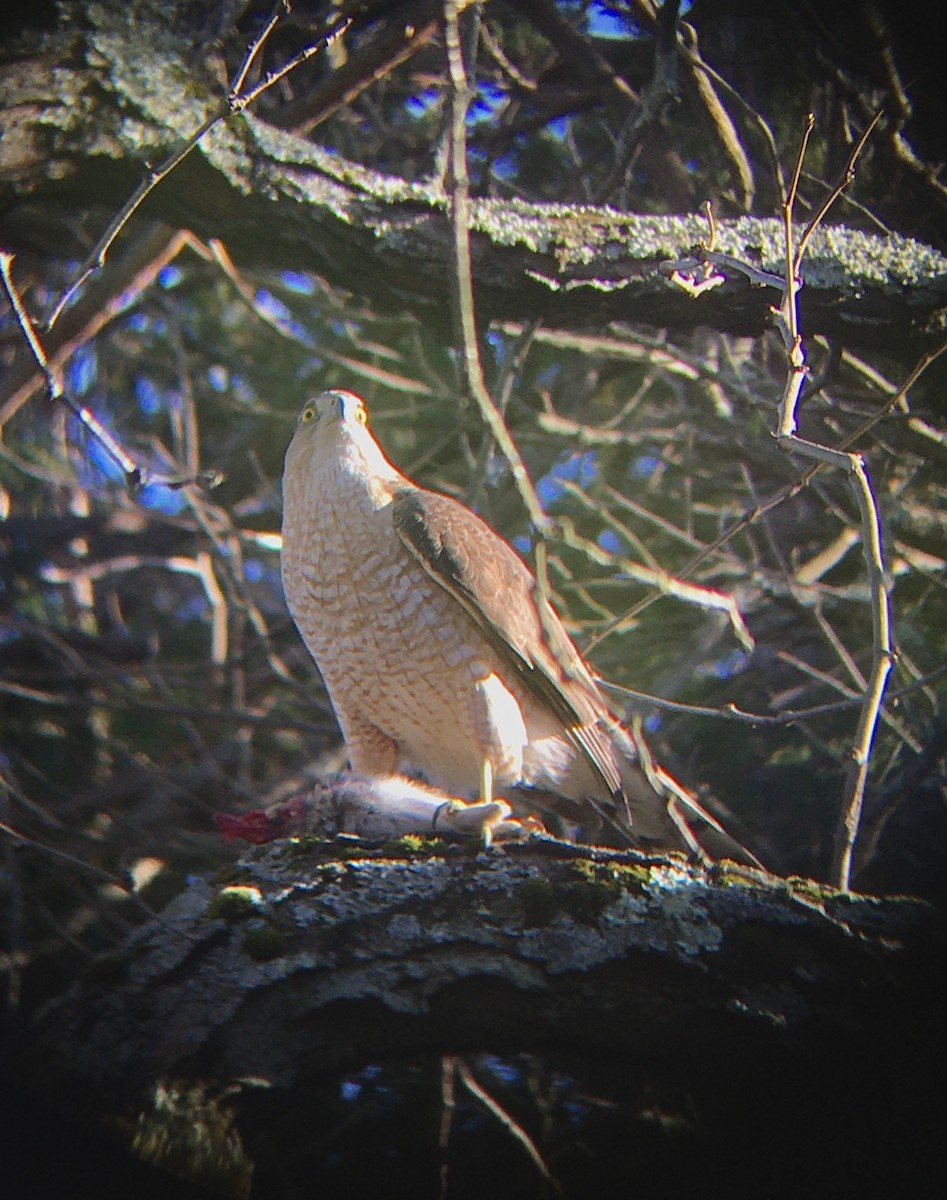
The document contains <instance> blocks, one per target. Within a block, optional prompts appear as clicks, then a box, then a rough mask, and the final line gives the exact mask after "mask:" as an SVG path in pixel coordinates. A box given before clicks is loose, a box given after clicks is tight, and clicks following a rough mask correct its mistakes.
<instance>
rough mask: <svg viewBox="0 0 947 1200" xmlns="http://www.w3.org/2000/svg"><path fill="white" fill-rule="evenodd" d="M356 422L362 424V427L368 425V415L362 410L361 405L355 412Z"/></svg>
mask: <svg viewBox="0 0 947 1200" xmlns="http://www.w3.org/2000/svg"><path fill="white" fill-rule="evenodd" d="M355 420H356V421H358V422H359V424H361V425H367V424H368V413H367V412H366V411H365V409H364V408H362V406H361V404H360V405H359V406H358V408H357V409H356V410H355Z"/></svg>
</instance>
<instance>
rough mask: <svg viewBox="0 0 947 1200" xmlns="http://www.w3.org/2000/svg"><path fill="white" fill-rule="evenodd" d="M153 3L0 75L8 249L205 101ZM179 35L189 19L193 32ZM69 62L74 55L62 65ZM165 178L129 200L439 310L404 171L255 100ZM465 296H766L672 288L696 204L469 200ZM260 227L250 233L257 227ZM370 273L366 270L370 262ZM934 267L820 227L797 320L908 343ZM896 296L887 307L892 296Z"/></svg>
mask: <svg viewBox="0 0 947 1200" xmlns="http://www.w3.org/2000/svg"><path fill="white" fill-rule="evenodd" d="M159 8H160V6H152V5H129V6H122V7H119V6H105V5H103V6H95V7H90V8H89V10H88V27H86V28H83V29H82V30H79V29H73V30H72V31H70V32H69V34H68V35H63V34H60V35H48V36H47V37H46V39H45V40H43V41H42V42H38V44H37V46H36V49H35V53H34V54H33V55H32V56H25V57H21V58H19V59H17V60H15V61H11V62H7V63H6V64H4V65H3V67H2V72H0V82H2V87H0V95H2V96H3V100H2V101H0V132H2V134H3V136H2V137H0V179H2V180H3V182H2V183H0V221H2V224H3V232H4V238H5V242H6V244H7V248H8V249H10V250H14V251H15V250H17V249H18V248H20V247H22V246H26V245H30V244H32V245H39V244H42V245H44V246H45V245H48V244H49V239H50V236H51V230H50V226H49V222H48V217H46V218H44V221H43V224H42V227H40V226H39V225H37V224H34V221H35V213H36V209H35V203H36V201H37V200H40V199H42V200H44V201H46V202H54V201H55V202H56V203H57V204H59V205H60V206H61V207H62V210H63V214H64V215H63V222H64V224H63V230H62V232H63V234H64V236H68V235H67V234H66V230H67V228H72V227H74V217H75V213H76V211H77V210H81V209H88V208H92V209H95V210H96V211H98V212H101V213H103V214H106V215H105V216H104V217H103V218H102V227H101V229H100V230H99V232H102V231H103V230H104V229H105V227H106V225H107V222H108V215H107V214H108V213H114V212H115V211H117V210H119V209H120V208H121V206H122V204H123V203H124V202H125V201H127V200H128V198H129V196H130V195H132V194H133V192H134V191H135V188H136V186H138V185H139V184H140V183H141V180H142V179H143V178H144V177H145V176H146V175H147V173H148V171H149V169H150V168H149V166H148V164H150V163H153V162H156V161H157V162H160V161H163V160H165V159H166V158H167V157H168V156H169V155H170V154H173V153H174V151H175V150H176V149H177V148H179V147H183V146H184V145H186V144H187V142H188V139H190V138H192V137H193V136H194V134H195V133H196V132H197V131H198V130H199V129H200V128H201V127H202V126H203V125H205V123H206V122H207V121H208V118H209V116H210V115H211V114H213V113H214V112H216V111H219V106H220V104H221V102H222V99H223V92H222V89H223V85H222V84H221V83H220V82H219V81H217V80H214V79H212V78H210V77H208V76H206V75H204V74H202V69H201V67H200V66H199V65H198V64H199V61H200V60H199V59H197V58H195V56H194V54H193V46H192V45H191V42H190V40H189V29H188V25H187V22H186V21H183V20H182V21H181V22H178V23H169V21H168V18H167V15H166V13H165V12H164V10H161V12H160V13H159V11H158V10H159ZM190 33H191V36H193V31H190ZM77 62H79V63H81V64H82V65H76V64H77ZM197 151H198V154H199V158H198V159H195V157H194V155H192V156H191V157H190V159H188V161H186V162H183V163H182V164H181V165H180V166H179V167H178V168H177V169H176V170H174V171H172V172H171V173H170V174H169V175H168V176H167V177H166V178H164V179H162V181H161V186H160V187H157V188H155V189H154V191H153V192H152V193H151V195H150V196H149V197H148V201H147V204H146V205H145V206H144V207H143V209H142V210H141V215H142V216H143V217H150V218H154V217H160V218H161V219H163V220H165V221H166V222H168V223H169V224H172V225H176V226H179V227H180V226H186V227H189V228H191V229H192V230H194V232H195V233H197V234H198V235H199V236H201V237H205V238H211V237H223V238H224V240H225V241H226V243H227V246H228V249H229V250H230V251H231V253H232V254H233V256H234V258H235V259H236V260H237V261H238V262H243V263H251V262H252V263H259V262H265V263H266V265H267V266H270V267H278V266H279V265H280V264H281V263H283V264H287V265H292V266H293V267H294V268H299V267H309V268H312V269H315V270H317V271H320V272H322V273H323V274H325V275H326V276H328V277H329V278H331V279H333V280H334V281H335V282H336V283H339V284H344V285H345V286H347V287H349V288H351V289H353V290H356V291H359V292H361V293H363V294H365V295H368V296H370V297H372V298H373V299H375V300H376V301H380V302H388V303H389V304H397V306H398V308H399V309H403V307H404V304H405V299H406V297H410V301H411V303H412V305H413V306H415V307H416V308H417V310H418V312H419V314H422V315H425V316H426V317H427V318H428V319H430V320H433V321H438V322H446V319H447V318H446V313H447V312H448V311H449V306H448V297H449V285H448V278H449V271H448V269H447V266H448V264H449V262H450V261H451V256H452V254H453V247H452V239H451V224H450V220H449V208H450V199H449V196H448V195H447V193H446V192H445V191H444V189H443V188H442V186H441V185H440V183H439V182H437V181H430V180H428V181H421V182H409V181H406V180H404V179H401V178H397V177H395V176H391V175H383V174H380V173H378V172H376V171H372V170H369V169H366V168H363V167H360V166H358V165H357V164H354V163H352V162H349V161H347V160H345V159H343V158H341V157H340V156H338V155H336V154H333V153H331V152H330V151H328V150H326V149H323V148H321V147H320V146H318V145H316V144H314V143H313V142H311V141H309V140H307V139H306V138H303V137H301V136H299V135H297V134H294V133H290V132H287V131H285V130H282V129H279V128H277V127H276V126H275V125H272V124H269V123H267V122H266V121H264V120H262V119H261V118H260V117H259V116H256V115H254V113H253V112H252V110H248V111H246V112H242V113H238V114H235V115H233V116H231V117H229V118H227V120H226V121H224V122H222V123H218V124H216V125H215V126H214V127H213V128H212V129H210V130H209V131H208V132H207V133H206V134H205V135H204V136H203V137H202V138H201V140H200V142H199V144H198V147H197ZM470 228H471V237H472V247H471V249H472V265H473V271H474V284H475V288H476V294H477V299H478V305H479V308H480V310H481V312H482V313H484V314H487V315H488V316H489V317H490V318H498V319H515V318H524V317H534V316H540V317H542V319H543V320H544V321H545V323H547V324H559V325H563V326H573V327H577V328H578V327H586V328H587V327H590V326H596V327H601V326H602V325H603V324H605V323H607V322H608V321H609V320H614V319H624V320H632V321H647V322H650V323H652V324H655V325H679V326H680V325H685V326H686V325H693V324H695V323H696V322H697V321H698V320H699V322H700V323H701V324H708V325H713V326H716V327H717V328H720V329H723V330H728V331H733V332H752V331H756V330H759V329H761V328H763V327H764V326H765V325H766V323H767V321H768V320H769V306H770V305H771V304H772V303H773V302H774V301H777V300H778V295H777V290H776V289H773V288H768V287H763V286H759V285H758V284H756V283H754V282H753V281H752V280H751V279H748V278H747V277H746V276H745V275H744V274H743V273H741V272H734V273H732V274H727V277H726V281H725V283H724V284H723V286H720V287H718V288H715V290H714V292H713V293H712V294H710V295H706V296H704V297H702V303H701V305H700V308H699V309H696V308H694V306H693V302H692V299H691V297H689V296H688V295H687V294H686V293H685V292H683V291H682V290H681V289H680V288H678V287H674V286H673V285H672V284H670V283H669V282H668V274H669V271H668V269H667V264H669V263H675V262H678V261H680V260H681V259H685V258H686V257H687V256H688V255H689V254H691V252H692V250H693V247H694V245H695V243H697V242H700V241H701V240H702V239H703V237H704V233H705V222H704V219H703V217H702V216H700V215H698V214H694V215H692V216H691V215H686V214H683V215H668V216H642V215H638V214H633V213H623V212H618V211H616V210H613V209H609V208H603V207H596V206H587V205H564V204H530V203H525V202H522V201H515V200H499V199H489V198H481V199H471V202H470ZM263 230H265V236H261V233H262V231H263ZM716 248H717V250H718V252H719V253H720V254H722V255H725V256H730V257H731V258H732V259H733V260H738V261H741V262H744V263H750V264H755V265H757V266H758V267H759V269H760V270H761V271H763V272H765V273H775V274H779V273H780V271H781V266H782V261H783V253H784V248H783V239H782V227H781V224H780V222H779V221H778V220H777V219H775V218H774V219H772V220H760V219H756V218H750V217H746V218H742V219H740V220H736V221H721V222H718V225H717V247H716ZM381 263H383V264H384V268H385V269H384V270H383V271H382V270H379V269H378V268H379V264H381ZM945 298H947V261H945V260H944V259H943V258H942V256H940V255H939V254H938V253H936V252H935V251H933V250H932V249H930V248H929V247H926V246H924V245H922V244H919V243H917V242H914V241H912V240H910V239H908V238H904V237H900V236H896V235H892V236H891V237H879V236H877V235H869V234H864V233H859V232H856V231H853V230H849V229H846V228H844V227H827V228H820V229H819V230H818V231H817V232H816V234H815V235H814V236H813V238H812V240H811V242H810V244H809V246H808V250H807V258H806V266H805V287H804V290H803V296H802V299H801V306H802V310H803V319H804V321H805V324H806V329H807V331H808V332H809V333H810V334H815V333H841V332H845V333H846V334H847V335H848V336H849V337H851V338H854V339H856V340H857V339H858V338H859V337H861V338H862V339H863V340H869V339H870V340H871V341H872V342H873V343H875V344H877V343H878V342H879V341H888V342H890V343H891V344H892V345H894V344H898V345H899V346H900V347H902V348H904V347H905V346H908V347H910V345H911V344H916V345H917V346H918V347H919V348H921V349H923V348H924V347H925V346H926V345H927V344H928V343H929V342H930V341H931V340H932V339H933V337H935V336H936V334H937V331H938V330H939V329H940V327H941V325H942V323H943V316H942V309H943V306H944V303H945ZM892 300H896V303H892Z"/></svg>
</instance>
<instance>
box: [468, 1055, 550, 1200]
mask: <svg viewBox="0 0 947 1200" xmlns="http://www.w3.org/2000/svg"><path fill="white" fill-rule="evenodd" d="M455 1062H456V1067H457V1074H458V1075H459V1076H460V1080H461V1083H463V1085H464V1087H465V1088H466V1089H467V1090H468V1091H469V1092H470V1093H471V1095H473V1096H476V1098H477V1099H478V1100H479V1101H480V1103H481V1104H482V1105H483V1106H484V1108H485V1109H486V1110H487V1112H489V1113H490V1114H491V1116H494V1117H496V1119H497V1120H498V1121H499V1122H500V1124H501V1125H502V1126H503V1128H504V1129H505V1130H506V1131H507V1133H509V1134H510V1135H511V1136H512V1137H514V1138H516V1140H517V1141H518V1142H519V1143H520V1145H521V1146H522V1147H523V1149H524V1150H525V1151H526V1153H527V1154H528V1155H529V1157H530V1158H531V1159H532V1160H533V1163H534V1165H535V1166H536V1169H537V1170H538V1171H539V1173H540V1174H541V1175H542V1177H543V1179H545V1180H546V1182H547V1183H548V1184H549V1186H550V1187H551V1188H553V1190H554V1191H555V1192H556V1194H557V1195H558V1194H559V1192H560V1187H559V1184H558V1183H557V1181H556V1180H555V1179H554V1178H553V1176H552V1174H551V1173H550V1170H549V1168H548V1167H547V1166H546V1164H545V1162H544V1161H543V1157H542V1155H541V1154H540V1153H539V1149H538V1148H537V1146H536V1143H535V1142H534V1141H533V1139H532V1138H531V1137H530V1136H529V1134H528V1133H527V1132H526V1130H525V1129H524V1128H523V1126H522V1125H520V1124H519V1123H518V1122H517V1121H516V1120H514V1118H513V1117H512V1116H511V1115H510V1113H508V1112H507V1111H506V1109H505V1108H503V1107H502V1106H501V1105H500V1104H499V1103H498V1102H497V1101H496V1100H494V1098H493V1097H492V1096H491V1095H490V1093H489V1092H487V1091H486V1090H485V1089H484V1088H483V1087H481V1085H480V1084H479V1083H478V1082H477V1080H476V1079H475V1078H474V1075H473V1072H472V1071H471V1070H470V1068H469V1067H468V1066H467V1064H466V1063H465V1062H464V1060H463V1059H462V1058H458V1059H456V1060H455Z"/></svg>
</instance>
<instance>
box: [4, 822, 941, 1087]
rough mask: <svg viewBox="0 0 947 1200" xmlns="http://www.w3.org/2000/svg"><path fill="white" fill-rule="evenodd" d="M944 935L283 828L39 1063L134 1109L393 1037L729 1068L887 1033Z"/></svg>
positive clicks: (42, 1076) (58, 1027) (409, 1045)
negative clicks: (881, 1019)
mask: <svg viewBox="0 0 947 1200" xmlns="http://www.w3.org/2000/svg"><path fill="white" fill-rule="evenodd" d="M412 847H417V849H412ZM935 931H936V925H935V922H934V921H933V919H932V915H931V913H930V911H929V910H928V909H927V907H926V906H925V905H923V904H922V903H920V902H917V901H907V900H897V899H895V900H886V901H879V900H875V899H872V898H867V897H860V896H855V895H851V894H849V895H845V896H843V895H841V894H838V893H835V892H833V891H831V890H828V889H824V888H821V887H819V886H818V885H815V884H812V883H810V882H808V881H803V880H796V881H792V880H790V881H785V880H776V879H775V878H772V877H767V876H764V875H762V874H759V873H754V872H746V871H743V870H739V869H737V868H735V867H733V868H726V867H720V868H715V870H714V873H713V874H708V873H706V872H704V871H703V870H698V869H697V868H694V867H689V866H687V865H686V864H685V863H684V862H683V861H682V860H674V859H670V860H669V859H659V858H648V857H645V856H642V855H639V854H636V853H634V852H625V853H620V852H613V851H604V850H591V849H590V848H588V847H576V846H570V845H567V844H563V843H557V842H554V841H552V840H551V839H544V838H533V839H530V840H528V841H527V842H525V843H523V844H520V845H516V844H514V845H512V846H508V847H506V848H504V849H497V848H494V849H492V850H489V851H481V852H480V853H478V854H476V856H475V857H472V854H471V851H470V850H469V849H466V848H464V847H462V846H456V845H454V846H451V845H447V844H445V843H441V842H434V843H422V842H421V839H418V838H415V839H403V840H402V842H401V843H399V845H398V846H395V847H394V848H393V849H391V850H390V851H389V852H383V851H380V850H374V851H373V850H371V849H366V848H365V845H364V843H359V842H357V840H354V839H348V840H346V839H344V838H343V839H341V840H340V841H336V842H321V841H318V840H317V839H305V838H304V839H303V840H302V841H301V842H285V841H284V842H276V843H272V844H271V845H269V846H265V847H260V848H258V849H256V850H252V851H250V852H249V853H247V854H246V855H245V856H244V857H243V858H242V859H241V860H240V862H239V863H237V864H235V865H234V867H233V868H232V869H231V870H230V871H229V872H227V874H226V876H225V878H224V882H223V883H215V884H207V883H204V882H197V883H194V884H192V885H191V887H190V888H189V889H188V890H187V891H186V892H185V893H183V894H182V895H181V896H180V897H178V899H177V900H175V901H174V902H173V903H172V904H171V905H170V907H169V908H168V909H166V910H165V912H164V913H163V914H162V915H161V916H160V917H159V918H158V919H157V920H156V921H154V922H153V923H152V924H150V925H148V926H146V927H144V928H142V929H140V930H139V931H138V932H137V933H136V934H135V935H134V936H133V938H132V940H131V942H130V943H129V944H128V945H127V946H126V947H125V948H124V949H122V950H120V951H119V952H118V953H117V954H115V955H111V956H109V959H108V962H107V963H106V964H104V970H105V971H106V973H107V977H108V983H107V986H102V976H101V973H100V974H99V976H93V977H91V978H90V979H89V981H88V982H87V983H86V984H85V985H84V986H82V987H79V988H77V989H75V990H74V992H73V993H72V994H70V995H69V996H67V997H66V998H65V999H64V1000H63V1001H61V1002H60V1003H59V1004H57V1005H56V1006H55V1007H54V1008H53V1009H51V1010H50V1011H48V1012H47V1013H46V1015H45V1017H44V1018H43V1020H42V1021H41V1023H40V1027H39V1029H38V1031H37V1036H36V1037H35V1039H34V1044H33V1046H32V1048H31V1051H30V1054H29V1058H30V1062H29V1064H28V1065H27V1068H26V1071H27V1077H28V1078H31V1079H32V1080H33V1081H34V1082H37V1081H39V1082H41V1083H42V1084H43V1090H44V1091H45V1092H46V1093H47V1094H53V1092H54V1091H56V1092H59V1090H60V1089H61V1088H63V1087H66V1088H67V1089H72V1088H77V1089H78V1090H79V1092H80V1093H81V1092H83V1091H87V1090H88V1089H89V1088H90V1086H94V1087H96V1088H98V1089H101V1093H102V1096H103V1097H105V1098H106V1099H107V1102H111V1103H116V1102H118V1101H119V1100H121V1101H126V1102H132V1103H134V1102H136V1101H140V1100H141V1098H142V1097H143V1096H145V1095H146V1094H148V1093H149V1091H150V1089H151V1088H152V1087H153V1086H154V1084H155V1082H156V1081H158V1080H160V1079H179V1080H188V1079H191V1080H197V1079H206V1078H213V1079H215V1080H217V1081H218V1082H226V1081H227V1080H231V1079H235V1078H242V1077H248V1076H252V1077H255V1078H261V1079H266V1080H268V1081H269V1082H270V1083H271V1084H272V1085H274V1086H277V1087H280V1088H288V1089H293V1088H296V1087H299V1086H302V1085H303V1084H304V1083H305V1081H306V1079H307V1078H309V1077H310V1076H311V1075H312V1074H313V1073H315V1074H317V1075H319V1074H324V1073H326V1072H329V1073H331V1072H333V1071H339V1070H344V1069H353V1068H355V1067H357V1066H358V1065H359V1064H360V1063H362V1062H367V1061H372V1059H373V1058H376V1057H381V1058H384V1057H386V1056H388V1055H390V1053H391V1052H392V1050H393V1048H395V1047H397V1048H398V1053H399V1054H402V1053H404V1054H410V1053H424V1052H435V1053H440V1052H448V1051H450V1050H451V1049H452V1048H453V1049H464V1048H468V1049H469V1048H477V1047H491V1048H492V1049H493V1050H495V1051H497V1052H502V1051H503V1049H504V1048H508V1049H510V1050H516V1051H520V1052H522V1051H528V1050H530V1049H531V1048H532V1049H539V1048H540V1047H541V1046H543V1045H544V1044H547V1043H549V1042H554V1043H555V1044H556V1045H558V1046H559V1047H560V1048H569V1049H570V1050H572V1051H576V1052H583V1053H588V1052H592V1051H595V1050H597V1049H604V1048H605V1047H607V1048H608V1051H609V1053H610V1054H614V1055H618V1056H630V1057H634V1056H638V1055H641V1054H643V1053H645V1052H646V1051H647V1052H648V1053H650V1054H656V1055H657V1056H658V1057H659V1058H661V1059H662V1060H663V1061H664V1062H667V1061H669V1060H672V1061H674V1062H679V1063H684V1062H686V1063H689V1064H690V1066H691V1067H692V1068H693V1067H695V1066H697V1065H698V1064H699V1065H700V1068H701V1069H716V1068H718V1067H719V1068H722V1067H723V1066H724V1065H725V1063H726V1062H727V1060H728V1059H729V1058H730V1057H731V1056H732V1055H734V1054H737V1053H742V1052H744V1051H746V1049H747V1048H748V1047H749V1046H750V1045H754V1046H758V1048H759V1049H760V1050H761V1051H767V1052H776V1051H778V1050H780V1049H785V1048H786V1047H787V1046H788V1045H789V1044H791V1043H796V1042H799V1043H800V1044H803V1045H805V1044H806V1043H807V1040H808V1039H810V1038H813V1037H815V1038H817V1039H821V1038H823V1037H825V1036H826V1035H827V1034H828V1035H829V1036H833V1035H832V1032H831V1031H835V1033H836V1034H837V1035H838V1036H839V1037H840V1038H843V1039H844V1038H848V1037H852V1036H855V1035H856V1034H857V1037H858V1038H859V1039H861V1038H863V1037H870V1036H874V1032H873V1028H872V1027H873V1023H874V1022H875V1021H876V1020H877V1012H876V1007H875V1006H876V1005H877V1003H878V1000H879V997H880V996H884V995H885V994H888V993H889V992H891V990H892V989H894V991H897V990H898V989H903V988H904V987H905V986H907V985H908V984H909V983H910V979H911V975H912V972H913V971H914V970H915V969H916V968H917V962H916V955H917V951H918V947H919V946H920V945H921V944H922V941H923V939H925V938H929V937H930V936H931V934H932V933H933V932H935ZM936 941H937V938H936V937H934V938H933V942H934V943H936ZM936 953H937V950H936V946H935V945H932V944H931V943H930V942H928V944H927V945H926V946H925V949H924V955H925V957H926V956H930V955H936ZM869 995H871V996H872V997H873V1002H872V1006H871V1007H870V1008H865V1006H864V1005H863V1000H864V998H865V997H866V996H869ZM369 1013H370V1014H371V1019H367V1014H369ZM741 1048H742V1049H741Z"/></svg>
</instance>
